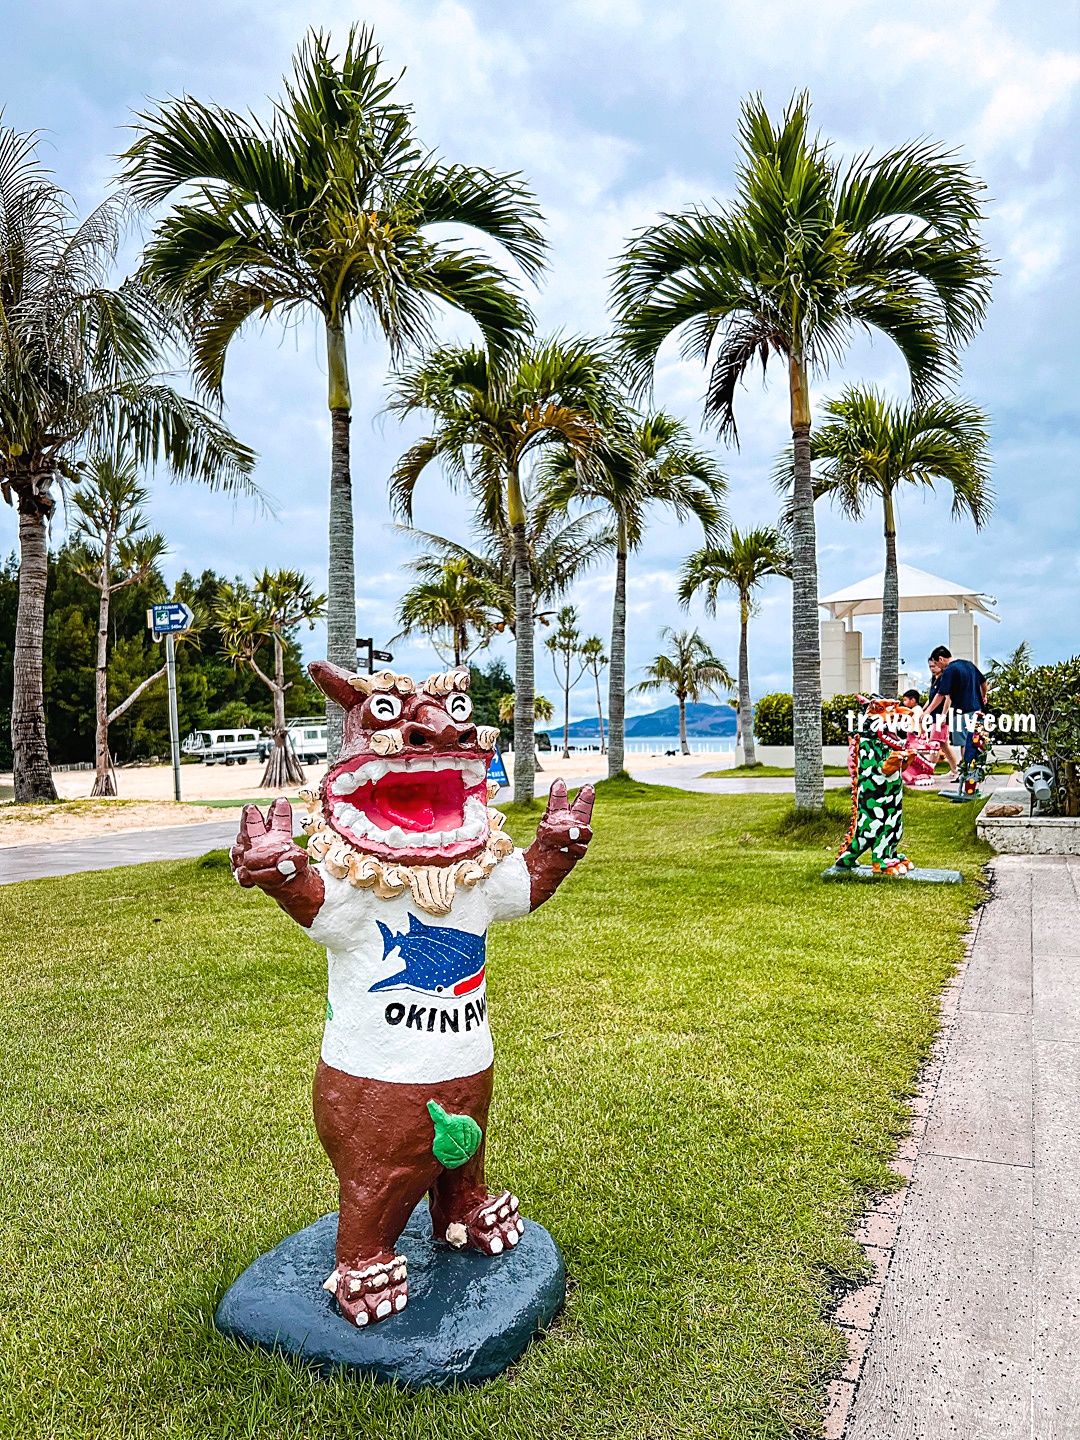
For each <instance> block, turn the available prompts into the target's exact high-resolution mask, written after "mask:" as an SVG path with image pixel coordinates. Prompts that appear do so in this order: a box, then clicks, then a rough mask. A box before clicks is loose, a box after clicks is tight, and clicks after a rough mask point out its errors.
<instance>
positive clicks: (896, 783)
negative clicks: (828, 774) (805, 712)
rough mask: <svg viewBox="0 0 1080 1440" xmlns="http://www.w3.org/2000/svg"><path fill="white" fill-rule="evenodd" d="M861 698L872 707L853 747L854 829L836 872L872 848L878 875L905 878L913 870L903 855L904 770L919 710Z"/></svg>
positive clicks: (855, 862)
mask: <svg viewBox="0 0 1080 1440" xmlns="http://www.w3.org/2000/svg"><path fill="white" fill-rule="evenodd" d="M858 699H859V703H860V705H865V706H866V709H865V711H864V712H863V715H862V716H861V717H860V721H859V727H858V729H857V730H856V731H855V733H854V734H853V735H852V736H851V740H850V742H849V746H848V770H849V771H850V772H851V829H850V830H849V831H848V834H847V838H846V840H845V841H844V848H843V849H842V850H841V851H840V854H839V855H838V856H837V857H836V868H837V869H839V870H854V869H855V868H856V866H857V865H858V863H859V858H860V856H862V855H863V854H864V852H865V851H867V850H869V851H870V856H871V861H872V864H873V869H874V874H875V875H888V876H896V877H899V876H901V875H906V874H907V872H908V871H909V870H911V869H912V868H913V867H912V863H911V861H910V860H909V859H908V858H907V856H906V855H903V854H901V852H900V840H901V838H902V836H903V834H904V815H903V803H904V782H903V779H902V777H901V770H902V768H903V766H904V764H905V760H906V752H907V742H908V733H909V726H910V723H911V716H912V715H913V713H914V712H913V709H912V707H911V706H910V705H905V704H904V702H903V701H902V700H885V699H883V698H882V697H881V696H880V695H874V696H871V697H870V698H867V697H866V696H864V695H860V696H859V697H858Z"/></svg>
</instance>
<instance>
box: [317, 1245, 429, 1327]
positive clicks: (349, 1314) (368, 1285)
mask: <svg viewBox="0 0 1080 1440" xmlns="http://www.w3.org/2000/svg"><path fill="white" fill-rule="evenodd" d="M323 1289H324V1290H329V1291H330V1293H331V1295H333V1296H334V1298H335V1299H336V1300H337V1303H338V1309H339V1310H340V1311H341V1313H342V1315H343V1316H344V1317H345V1319H346V1320H348V1322H349V1324H350V1325H355V1326H356V1327H357V1328H358V1329H361V1330H362V1329H363V1328H364V1326H365V1325H374V1324H376V1323H377V1322H378V1321H379V1320H386V1319H388V1318H389V1317H390V1316H391V1315H396V1314H397V1313H398V1312H399V1311H401V1310H404V1309H405V1306H406V1305H407V1304H408V1303H409V1278H408V1265H407V1263H406V1260H405V1257H404V1255H395V1256H394V1257H393V1259H391V1260H386V1261H383V1262H382V1263H380V1264H375V1265H365V1266H362V1267H361V1268H360V1269H358V1270H350V1269H349V1268H348V1266H346V1265H337V1266H335V1268H334V1269H333V1270H332V1271H331V1272H330V1274H329V1275H328V1276H327V1277H326V1279H325V1280H324V1281H323Z"/></svg>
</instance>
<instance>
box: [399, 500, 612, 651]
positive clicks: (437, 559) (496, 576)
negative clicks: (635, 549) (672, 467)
mask: <svg viewBox="0 0 1080 1440" xmlns="http://www.w3.org/2000/svg"><path fill="white" fill-rule="evenodd" d="M526 510H527V511H528V515H529V520H528V524H527V525H526V536H525V538H526V543H527V546H528V551H529V573H530V575H531V577H532V595H533V619H534V620H538V621H539V622H540V624H541V625H547V624H549V623H550V620H551V617H552V615H553V614H554V611H553V610H552V609H551V608H550V607H551V606H553V605H554V604H555V603H556V602H557V601H558V600H560V599H561V598H562V596H563V595H565V594H566V592H567V591H568V590H569V589H570V587H571V586H572V585H573V583H574V581H575V580H576V579H577V578H578V576H579V575H581V574H582V573H583V572H584V571H585V570H587V569H588V568H589V567H590V566H591V565H595V564H596V563H597V562H598V561H599V560H600V559H601V558H602V557H603V556H604V555H605V554H606V553H607V551H608V550H610V549H611V546H612V544H613V543H614V535H613V532H612V531H611V530H610V529H608V528H607V527H605V526H598V525H597V524H596V520H597V517H598V516H599V514H600V512H599V511H598V510H593V511H589V512H587V513H586V514H584V515H578V516H575V517H574V518H573V519H572V520H567V519H566V518H565V517H564V516H563V515H562V514H556V513H555V512H553V511H551V510H546V509H543V508H542V507H541V506H535V505H532V504H531V503H530V500H529V495H528V491H526ZM489 518H491V517H485V515H484V513H483V512H482V511H481V512H480V513H478V514H477V515H476V517H475V521H474V526H473V529H474V532H475V535H476V543H477V546H478V547H479V548H477V549H470V548H469V546H467V545H462V544H461V543H460V542H459V541H457V540H450V539H448V538H447V537H446V536H445V535H435V534H433V533H432V532H431V531H429V530H417V529H415V528H414V527H413V526H411V525H398V526H397V527H396V529H397V531H398V533H399V534H400V535H407V536H408V537H409V538H410V539H411V540H414V541H415V542H416V543H417V544H420V545H425V546H427V547H428V549H427V552H426V553H424V554H421V555H417V556H416V558H415V559H414V560H410V561H409V562H408V564H407V566H406V569H408V570H411V571H412V572H413V573H414V574H416V575H418V576H420V584H421V585H431V586H436V585H439V584H440V583H441V582H442V578H443V576H444V572H445V569H446V567H447V566H448V565H461V566H462V567H463V575H464V576H465V577H467V580H468V583H469V584H470V585H472V584H476V585H479V586H482V587H483V588H484V590H485V592H486V593H487V594H488V595H489V596H490V597H491V605H492V615H491V623H490V630H491V632H492V634H499V635H502V634H504V633H505V632H506V631H509V632H510V634H511V635H513V634H514V632H515V618H514V555H513V548H514V537H513V535H512V534H511V533H510V531H509V530H508V529H507V528H506V527H505V526H503V525H502V524H501V520H500V517H499V516H495V517H494V520H495V524H496V528H495V529H494V530H490V529H488V528H487V524H488V519H489Z"/></svg>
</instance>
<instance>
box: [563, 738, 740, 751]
mask: <svg viewBox="0 0 1080 1440" xmlns="http://www.w3.org/2000/svg"><path fill="white" fill-rule="evenodd" d="M686 743H687V744H688V745H689V746H690V753H691V755H733V754H734V753H735V740H734V738H733V737H732V736H730V735H704V736H703V735H696V736H695V735H690V736H688V737H687V741H686ZM551 748H552V750H553V751H557V750H561V749H562V739H561V737H560V738H556V737H554V736H553V737H552V742H551ZM680 748H681V741H680V740H679V737H678V735H635V736H633V738H632V739H627V741H626V743H625V745H624V747H623V750H624V753H625V754H627V755H666V754H667V752H668V751H669V750H680ZM570 750H571V752H575V751H577V752H589V751H592V752H593V753H595V754H598V753H599V750H600V742H599V741H598V740H573V739H572V740H571V741H570ZM541 753H543V752H541Z"/></svg>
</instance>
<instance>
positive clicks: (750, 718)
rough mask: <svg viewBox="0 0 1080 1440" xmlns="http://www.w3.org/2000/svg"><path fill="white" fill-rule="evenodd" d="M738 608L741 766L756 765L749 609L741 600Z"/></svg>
mask: <svg viewBox="0 0 1080 1440" xmlns="http://www.w3.org/2000/svg"><path fill="white" fill-rule="evenodd" d="M739 608H740V610H741V612H742V613H741V615H740V621H741V627H740V631H739V729H740V730H741V731H742V747H743V764H744V765H756V764H757V757H756V756H755V753H754V711H753V707H752V706H751V704H750V661H749V656H748V652H747V644H746V632H747V630H748V629H749V626H750V613H749V611H750V607H749V605H748V604H747V602H746V600H745V599H741V600H740V606H739Z"/></svg>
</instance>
